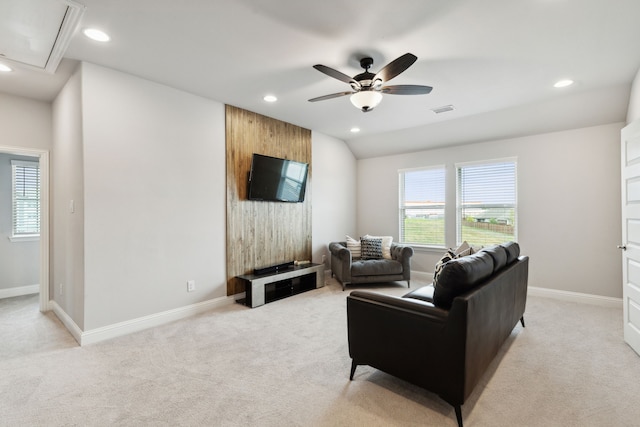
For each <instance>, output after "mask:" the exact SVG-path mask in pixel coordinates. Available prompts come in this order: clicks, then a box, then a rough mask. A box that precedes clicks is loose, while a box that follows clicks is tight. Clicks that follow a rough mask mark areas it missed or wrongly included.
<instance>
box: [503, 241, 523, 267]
mask: <svg viewBox="0 0 640 427" xmlns="http://www.w3.org/2000/svg"><path fill="white" fill-rule="evenodd" d="M500 246H502V247H503V248H504V249H505V250H506V251H507V264H511V263H512V262H513V261H515V260H517V259H518V257H519V256H520V245H518V243H517V242H508V243H503V244H502V245H500Z"/></svg>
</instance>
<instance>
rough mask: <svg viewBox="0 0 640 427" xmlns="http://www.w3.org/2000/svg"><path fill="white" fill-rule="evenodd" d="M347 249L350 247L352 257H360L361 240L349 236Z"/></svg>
mask: <svg viewBox="0 0 640 427" xmlns="http://www.w3.org/2000/svg"><path fill="white" fill-rule="evenodd" d="M347 249H349V252H351V258H352V259H357V258H360V256H361V249H360V240H356V239H354V238H353V237H351V236H347Z"/></svg>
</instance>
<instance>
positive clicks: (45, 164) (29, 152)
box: [0, 145, 51, 312]
mask: <svg viewBox="0 0 640 427" xmlns="http://www.w3.org/2000/svg"><path fill="white" fill-rule="evenodd" d="M0 152H1V153H7V154H15V155H18V156H31V157H38V159H39V166H40V304H39V305H40V311H42V312H45V311H49V310H50V309H51V308H50V306H49V150H41V149H37V148H23V147H10V146H3V145H0Z"/></svg>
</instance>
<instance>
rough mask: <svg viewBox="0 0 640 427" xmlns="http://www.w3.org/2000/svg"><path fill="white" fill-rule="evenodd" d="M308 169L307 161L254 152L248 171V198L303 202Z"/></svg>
mask: <svg viewBox="0 0 640 427" xmlns="http://www.w3.org/2000/svg"><path fill="white" fill-rule="evenodd" d="M308 170H309V165H308V164H307V163H301V162H295V161H293V160H287V159H280V158H277V157H270V156H264V155H262V154H254V155H253V159H252V160H251V172H249V200H263V201H276V202H292V203H299V202H303V201H304V193H305V190H306V187H307V173H308Z"/></svg>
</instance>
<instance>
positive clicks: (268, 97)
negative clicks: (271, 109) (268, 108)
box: [262, 95, 278, 102]
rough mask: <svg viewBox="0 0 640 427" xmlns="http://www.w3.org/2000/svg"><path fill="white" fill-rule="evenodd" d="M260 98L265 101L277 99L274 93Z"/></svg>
mask: <svg viewBox="0 0 640 427" xmlns="http://www.w3.org/2000/svg"><path fill="white" fill-rule="evenodd" d="M262 99H264V100H265V102H276V101H277V100H278V98H277V97H276V96H275V95H265V96H264V98H262Z"/></svg>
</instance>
